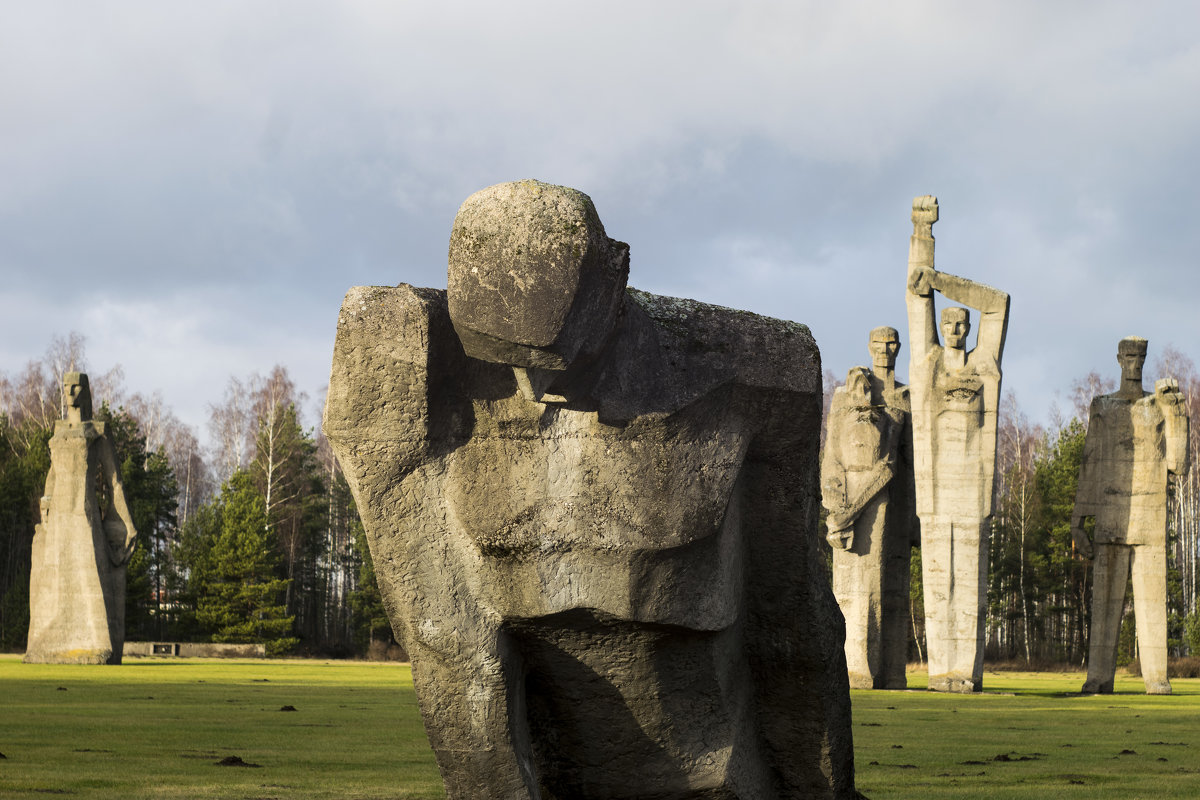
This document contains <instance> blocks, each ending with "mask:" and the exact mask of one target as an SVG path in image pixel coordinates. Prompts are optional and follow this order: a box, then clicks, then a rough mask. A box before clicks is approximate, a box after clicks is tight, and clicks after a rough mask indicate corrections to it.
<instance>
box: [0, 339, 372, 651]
mask: <svg viewBox="0 0 1200 800" xmlns="http://www.w3.org/2000/svg"><path fill="white" fill-rule="evenodd" d="M84 349H85V348H84V339H83V337H82V336H80V335H79V334H77V333H72V334H70V335H68V336H66V337H56V338H55V339H54V340H53V341H52V342H51V345H50V347H49V348H48V350H47V352H46V354H45V355H44V356H43V357H42V358H41V359H39V360H34V361H31V362H29V364H27V365H26V367H25V369H24V370H22V371H20V372H19V373H16V374H13V375H4V374H0V649H4V650H17V651H20V650H23V649H24V647H25V637H26V633H27V631H28V625H29V568H30V547H31V543H32V540H33V534H34V526H35V524H36V522H37V517H38V500H39V498H40V497H41V494H42V491H43V488H44V486H45V480H46V473H47V471H48V469H49V466H50V461H49V447H48V442H49V439H50V436H51V435H52V434H53V431H54V424H55V422H56V421H57V420H58V419H61V418H62V417H63V411H64V409H63V405H62V397H61V386H60V382H61V377H62V374H63V373H64V372H66V371H69V370H78V371H81V372H89V377H90V382H91V386H92V393H93V405H94V407H95V408H96V409H97V410H96V412H95V418H96V420H97V421H100V422H104V423H105V424H106V425H107V426H108V429H109V431H110V432H111V433H112V436H113V439H114V445H115V448H116V451H117V459H118V462H119V463H120V465H121V475H122V481H123V483H124V487H125V494H126V500H127V502H128V504H129V507H130V511H131V513H132V515H133V518H134V522H135V527H136V529H137V536H138V547H137V548H136V550H135V552H134V555H133V557H132V559H131V560H130V563H129V566H128V577H127V589H126V638H127V639H128V640H130V641H139V640H141V641H146V640H150V641H213V642H237V643H263V644H265V645H266V646H267V650H268V652H269V653H271V654H283V653H313V654H324V655H338V656H348V655H366V654H371V655H380V654H382V653H383V652H384V651H386V650H387V649H388V648H389V647H394V646H395V643H394V641H393V640H392V637H391V629H390V627H389V625H388V622H387V617H386V614H385V613H384V610H383V605H382V601H381V598H380V596H379V591H378V589H377V587H376V583H375V576H374V569H373V565H372V563H371V558H370V553H369V551H368V550H367V547H366V543H365V539H364V535H363V530H362V524H361V522H360V521H359V518H358V513H357V510H356V509H355V506H354V501H353V498H352V497H351V494H350V491H349V487H348V485H347V484H346V480H345V478H344V477H343V476H342V474H341V471H340V470H339V468H338V466H337V462H336V460H335V459H334V458H333V455H332V453H331V451H330V449H329V446H328V443H327V442H326V441H325V440H324V438H323V437H322V436H321V435H320V433H319V432H315V431H314V430H313V429H311V428H307V429H306V428H305V427H304V425H303V421H302V412H301V408H302V406H303V403H304V400H305V397H304V395H303V394H302V393H300V392H298V391H297V389H296V387H295V384H294V383H293V382H292V380H291V379H290V377H289V376H288V373H287V370H286V369H285V368H284V367H281V366H276V367H275V368H274V369H272V370H271V371H270V372H269V373H268V374H267V375H265V376H264V375H251V376H249V377H247V378H245V379H244V380H243V379H238V378H236V377H234V378H231V379H230V381H229V384H228V386H227V388H226V390H225V394H224V397H223V399H222V401H221V402H219V403H216V404H213V405H212V406H210V407H209V434H210V439H211V445H210V446H209V447H208V448H205V447H202V446H201V445H200V442H199V439H198V437H197V435H196V432H195V431H193V430H191V429H190V428H189V427H188V426H187V425H185V424H183V423H182V422H181V421H180V420H179V419H178V418H177V417H176V416H175V415H174V414H173V413H172V412H171V410H170V409H169V408H168V407H167V406H166V404H165V403H164V402H163V399H162V397H161V395H158V394H155V395H153V396H150V397H147V396H144V395H142V394H138V393H134V394H129V393H127V392H126V391H125V389H124V386H123V382H124V381H123V374H122V372H121V370H120V368H119V367H117V368H114V369H111V370H109V371H107V372H103V373H99V374H97V373H95V372H94V371H91V370H89V369H88V364H87V359H86V355H85V352H84ZM393 652H394V651H393Z"/></svg>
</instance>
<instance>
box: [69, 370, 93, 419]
mask: <svg viewBox="0 0 1200 800" xmlns="http://www.w3.org/2000/svg"><path fill="white" fill-rule="evenodd" d="M63 401H64V403H65V405H66V407H67V419H68V420H69V421H70V422H85V421H87V420H89V419H91V418H92V389H91V386H90V385H89V384H88V376H87V375H86V374H84V373H82V372H68V373H65V374H64V375H63Z"/></svg>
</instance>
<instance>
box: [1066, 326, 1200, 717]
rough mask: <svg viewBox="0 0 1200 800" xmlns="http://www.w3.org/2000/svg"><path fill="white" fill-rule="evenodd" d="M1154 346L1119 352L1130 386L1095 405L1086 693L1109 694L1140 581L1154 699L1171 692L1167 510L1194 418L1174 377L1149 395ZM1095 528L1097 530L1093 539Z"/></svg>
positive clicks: (1083, 511) (1141, 649) (1142, 648)
mask: <svg viewBox="0 0 1200 800" xmlns="http://www.w3.org/2000/svg"><path fill="white" fill-rule="evenodd" d="M1145 360H1146V340H1145V339H1142V338H1140V337H1137V336H1130V337H1127V338H1125V339H1122V340H1121V342H1120V343H1119V344H1118V345H1117V362H1118V363H1119V364H1120V365H1121V387H1120V388H1119V389H1118V390H1117V391H1116V392H1113V393H1112V394H1106V395H1101V396H1099V397H1096V398H1095V399H1093V400H1092V405H1091V410H1090V411H1089V415H1088V431H1087V439H1086V440H1085V442H1084V446H1083V462H1082V464H1081V465H1080V468H1079V487H1078V489H1077V491H1076V495H1075V510H1074V513H1073V514H1072V515H1071V533H1072V537H1073V539H1074V542H1075V547H1076V549H1078V550H1079V551H1081V552H1082V553H1083V555H1084V556H1085V557H1087V558H1093V557H1094V559H1095V561H1094V567H1093V571H1092V621H1091V634H1090V641H1089V646H1088V674H1087V681H1086V682H1085V683H1084V685H1083V691H1085V692H1099V693H1109V692H1112V690H1113V678H1114V676H1115V675H1116V669H1117V641H1118V638H1119V637H1120V633H1121V616H1122V615H1123V613H1124V611H1125V585H1126V583H1128V581H1129V576H1130V572H1131V571H1132V574H1133V609H1134V614H1135V615H1136V617H1137V638H1138V657H1139V659H1140V660H1141V666H1142V678H1143V680H1144V681H1145V683H1146V693H1147V694H1170V693H1171V683H1170V681H1168V680H1167V503H1168V494H1169V491H1170V489H1171V487H1172V485H1173V483H1174V481H1175V480H1176V478H1177V477H1178V476H1181V475H1184V474H1185V473H1186V472H1187V469H1188V425H1189V422H1188V410H1187V403H1186V402H1185V401H1184V397H1183V394H1182V393H1181V392H1180V391H1179V384H1178V383H1177V382H1176V381H1174V380H1172V379H1169V378H1164V379H1162V380H1159V381H1158V382H1157V383H1155V386H1154V391H1153V392H1145V391H1143V390H1142V365H1143V363H1145ZM1088 522H1094V526H1095V527H1094V528H1093V529H1092V530H1091V532H1090V536H1089V531H1088V527H1089V526H1088V525H1087V523H1088Z"/></svg>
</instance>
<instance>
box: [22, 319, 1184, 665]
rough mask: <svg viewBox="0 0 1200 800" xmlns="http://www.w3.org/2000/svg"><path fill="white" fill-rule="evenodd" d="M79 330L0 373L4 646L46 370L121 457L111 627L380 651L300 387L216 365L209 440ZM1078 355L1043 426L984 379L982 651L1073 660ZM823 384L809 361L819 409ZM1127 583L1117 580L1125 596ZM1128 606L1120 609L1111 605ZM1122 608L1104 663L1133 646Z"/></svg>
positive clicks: (1180, 503) (346, 512) (1086, 388)
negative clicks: (1111, 652)
mask: <svg viewBox="0 0 1200 800" xmlns="http://www.w3.org/2000/svg"><path fill="white" fill-rule="evenodd" d="M84 344H85V342H84V339H83V337H82V336H80V335H79V334H77V333H72V334H70V335H68V336H66V337H58V338H55V339H54V340H53V341H52V342H51V344H50V347H49V348H48V349H47V351H46V353H45V355H44V356H43V357H42V358H41V359H40V360H36V361H31V362H30V363H29V364H28V365H27V366H26V367H25V369H24V370H23V371H21V372H20V373H17V374H13V375H5V374H0V650H10V651H12V650H16V651H20V650H23V649H24V645H25V636H26V633H27V630H28V624H29V557H30V543H31V542H32V538H33V530H34V524H35V523H36V520H37V514H38V498H39V497H40V496H41V493H42V489H43V486H44V484H45V476H46V472H47V470H48V468H49V449H48V446H47V442H48V441H49V438H50V436H51V434H52V433H53V430H54V423H55V421H57V420H58V419H60V418H62V416H63V407H62V397H61V390H60V376H61V375H62V374H63V372H66V371H68V370H70V369H78V370H80V371H84V372H88V373H89V376H90V380H91V386H92V393H93V400H94V403H93V405H94V407H95V408H96V409H97V411H96V414H95V416H96V419H97V420H99V421H103V422H105V423H106V424H107V425H108V426H109V429H110V431H111V432H112V435H113V437H114V441H115V444H116V449H117V453H118V459H119V461H120V462H121V469H122V477H123V481H124V485H125V493H126V497H127V501H128V502H129V505H130V508H131V510H132V513H133V515H134V520H135V523H136V527H137V532H138V540H139V545H138V548H137V550H136V551H135V553H134V556H133V558H132V560H131V562H130V565H129V577H128V590H127V594H126V598H127V607H126V624H127V638H128V639H129V640H131V641H137V640H143V641H144V640H157V641H215V642H262V643H265V644H266V645H267V646H268V649H269V651H270V652H272V653H276V654H282V653H307V654H320V655H332V656H352V655H358V656H361V655H372V656H376V657H378V656H380V655H382V654H383V653H385V652H387V651H388V650H389V648H390V649H391V651H392V652H393V653H395V652H396V651H395V642H394V641H393V639H392V635H391V629H390V626H389V625H388V622H387V618H386V614H385V612H384V609H383V604H382V601H381V599H380V596H379V592H378V589H377V588H376V583H375V575H374V570H373V566H372V564H371V558H370V553H369V551H368V550H367V547H366V542H365V539H364V536H363V531H362V525H361V523H360V521H359V518H358V514H357V511H356V509H355V507H354V501H353V498H352V497H351V495H350V491H349V487H348V486H347V484H346V481H345V478H344V477H343V476H342V474H341V472H340V470H339V468H338V465H337V462H336V460H335V459H334V458H333V455H332V452H331V451H330V448H329V446H328V443H327V442H326V441H325V440H324V438H323V437H322V436H321V434H320V432H319V430H316V429H314V428H305V427H304V425H303V419H302V417H301V411H300V409H301V407H302V406H303V405H304V403H305V401H306V398H305V396H304V395H303V393H301V392H298V391H297V389H296V387H295V385H294V384H293V382H292V381H291V379H290V378H289V377H288V373H287V370H286V368H284V367H282V366H275V367H274V368H273V369H272V370H271V371H270V372H269V373H267V374H266V375H258V374H255V375H250V376H247V377H245V378H237V377H231V378H230V380H229V383H228V384H227V386H226V388H225V391H224V395H223V397H222V398H221V400H220V402H218V403H214V404H212V405H210V406H209V422H208V435H209V442H210V444H209V445H208V446H207V447H204V446H202V445H201V443H200V440H199V437H198V435H197V432H196V431H194V430H192V429H190V428H189V427H188V426H186V425H184V424H183V423H182V422H181V421H180V420H179V419H178V418H176V417H175V416H174V414H173V413H172V412H171V410H170V409H169V408H168V407H166V405H165V404H164V402H163V400H162V398H161V396H159V395H157V394H154V395H150V396H146V395H143V394H140V393H129V392H127V391H126V389H125V387H124V385H123V383H124V382H123V376H122V374H121V370H120V367H114V368H112V369H109V370H108V371H106V372H100V373H97V372H94V371H90V370H89V369H88V367H89V364H88V362H87V359H86V354H85V352H84V351H85V348H84ZM1118 374H1119V371H1118V369H1117V368H1116V364H1115V360H1114V364H1113V370H1112V375H1111V377H1108V376H1101V375H1099V374H1098V373H1095V372H1092V373H1089V374H1087V375H1084V376H1082V377H1080V378H1078V379H1077V380H1075V381H1074V382H1073V383H1072V384H1071V385H1070V386H1069V387H1068V388H1067V393H1066V396H1067V398H1068V400H1067V401H1068V402H1069V404H1070V410H1069V412H1068V413H1062V412H1059V411H1055V412H1053V413H1052V415H1051V423H1050V424H1049V425H1048V426H1042V425H1038V424H1036V423H1033V422H1031V421H1030V420H1029V418H1028V417H1027V415H1026V414H1025V413H1024V412H1023V411H1022V409H1021V408H1020V405H1019V403H1018V401H1017V398H1016V395H1015V394H1014V393H1013V392H1012V391H1011V390H1006V391H1005V392H1004V393H1003V395H1002V402H1001V409H1000V421H999V438H998V448H997V452H998V458H997V460H998V463H997V469H996V504H995V509H996V513H995V517H994V519H993V526H992V535H991V558H990V568H989V570H990V572H989V589H988V619H987V644H986V654H987V658H988V660H989V661H993V662H995V661H1020V662H1024V663H1028V664H1032V665H1039V664H1050V663H1067V664H1074V665H1080V664H1083V663H1084V662H1085V659H1086V655H1087V636H1088V620H1089V617H1090V602H1091V568H1090V563H1089V562H1088V561H1087V560H1085V559H1083V558H1081V557H1080V556H1079V555H1078V554H1076V553H1075V551H1074V547H1073V545H1072V543H1071V535H1070V520H1071V511H1072V507H1073V505H1074V499H1075V487H1076V483H1077V479H1078V474H1079V462H1080V457H1081V455H1082V452H1083V441H1084V436H1085V434H1086V430H1087V414H1088V407H1089V404H1090V402H1091V399H1092V397H1093V396H1095V395H1097V394H1103V393H1106V392H1110V391H1113V390H1115V388H1116V377H1117V375H1118ZM1146 376H1147V379H1146V385H1148V386H1152V385H1153V379H1154V378H1159V377H1173V378H1175V379H1176V380H1178V381H1179V385H1180V388H1181V389H1182V391H1183V392H1184V394H1185V395H1186V397H1187V401H1188V404H1189V410H1190V412H1191V415H1192V419H1193V420H1197V421H1200V375H1198V374H1197V372H1196V367H1195V365H1194V364H1193V362H1192V361H1191V360H1190V359H1189V358H1188V357H1187V356H1186V355H1184V354H1183V353H1181V352H1180V351H1178V350H1176V349H1175V348H1172V347H1166V348H1163V349H1162V350H1161V351H1160V355H1158V357H1157V358H1154V359H1152V360H1151V362H1150V363H1148V365H1147V369H1146ZM840 383H841V381H840V379H839V378H838V376H836V375H835V374H834V373H833V372H831V371H830V370H826V373H825V395H826V398H825V399H826V409H828V402H829V400H830V399H831V397H832V393H833V390H834V388H835V387H836V386H838V385H840ZM1189 447H1190V451H1191V467H1190V469H1189V471H1188V473H1187V474H1186V475H1185V476H1183V478H1182V479H1181V480H1180V481H1179V485H1178V487H1177V490H1176V492H1175V493H1174V495H1173V497H1172V499H1171V509H1170V510H1171V513H1170V520H1171V523H1170V526H1171V527H1170V530H1169V532H1168V535H1169V570H1170V575H1169V600H1168V602H1169V609H1168V610H1169V620H1170V634H1169V637H1170V641H1169V645H1170V650H1171V653H1172V655H1175V656H1181V655H1188V654H1196V655H1200V583H1198V578H1200V575H1198V571H1200V425H1193V426H1192V429H1191V437H1190V441H1189ZM912 578H913V580H912V586H911V591H910V610H911V623H912V624H911V630H910V656H911V658H912V659H913V660H923V658H924V653H925V643H924V624H923V619H924V614H923V608H922V597H921V567H920V550H919V549H915V550H913V564H912ZM1131 604H1132V597H1131V596H1130V595H1129V594H1128V592H1127V606H1128V607H1131ZM1128 610H1129V608H1127V611H1128ZM1134 625H1135V623H1134V620H1133V615H1132V613H1127V614H1126V617H1125V623H1124V626H1123V629H1122V634H1121V660H1122V661H1128V660H1130V659H1133V658H1136V638H1135V635H1134Z"/></svg>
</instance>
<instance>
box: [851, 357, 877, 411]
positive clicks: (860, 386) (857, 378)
mask: <svg viewBox="0 0 1200 800" xmlns="http://www.w3.org/2000/svg"><path fill="white" fill-rule="evenodd" d="M846 400H847V402H848V403H849V405H850V406H851V407H852V408H866V407H868V406H870V405H871V371H870V370H869V369H867V368H866V367H851V368H850V371H849V372H847V373H846Z"/></svg>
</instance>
